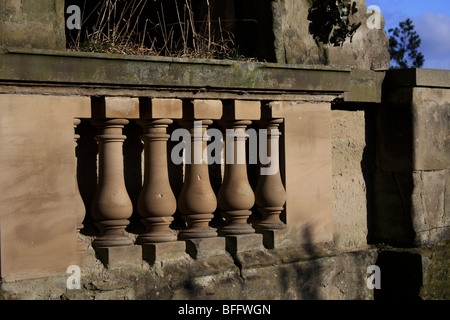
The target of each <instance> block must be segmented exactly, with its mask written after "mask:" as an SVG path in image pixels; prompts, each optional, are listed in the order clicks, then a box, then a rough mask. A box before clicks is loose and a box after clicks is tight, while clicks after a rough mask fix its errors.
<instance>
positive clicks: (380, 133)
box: [372, 69, 450, 246]
mask: <svg viewBox="0 0 450 320" xmlns="http://www.w3.org/2000/svg"><path fill="white" fill-rule="evenodd" d="M449 83H450V81H449V74H448V72H446V71H438V70H427V69H416V70H397V71H393V72H391V73H390V74H389V78H388V79H387V81H386V83H385V90H384V93H385V98H384V102H383V103H382V104H381V105H380V108H379V109H378V110H377V129H376V130H377V157H376V164H377V174H376V176H375V180H376V182H375V197H376V199H375V211H374V213H375V219H374V225H373V230H372V231H373V237H374V238H376V239H377V241H380V242H386V243H391V244H393V245H400V246H420V245H433V244H436V243H439V242H441V241H448V240H449V239H450V238H449V236H450V234H449V216H450V215H449V213H450V211H449V210H450V209H449V205H448V203H449V199H450V198H449V192H448V191H449V189H448V188H449V187H448V186H449V180H448V177H449V173H448V170H449V167H450V158H449V155H450V149H449V146H450V145H449V135H448V133H449V132H450V127H449V124H450V121H449V120H450V109H449V108H450V96H449V90H448V84H449Z"/></svg>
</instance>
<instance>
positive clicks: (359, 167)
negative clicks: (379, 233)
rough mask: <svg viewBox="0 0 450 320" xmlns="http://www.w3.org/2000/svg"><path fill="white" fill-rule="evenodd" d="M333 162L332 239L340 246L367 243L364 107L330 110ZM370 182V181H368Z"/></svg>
mask: <svg viewBox="0 0 450 320" xmlns="http://www.w3.org/2000/svg"><path fill="white" fill-rule="evenodd" d="M331 115H332V121H331V136H332V159H333V161H332V163H333V227H334V233H333V241H334V243H335V244H336V245H337V246H339V247H358V246H363V245H365V244H367V215H368V212H369V210H370V208H369V206H370V203H369V202H368V200H367V196H368V192H370V185H369V186H367V181H366V177H365V173H366V174H367V172H364V170H367V169H368V168H367V166H364V162H365V161H367V159H366V158H365V157H366V156H367V155H366V154H365V152H366V148H367V145H366V117H365V110H358V109H356V110H349V109H347V110H345V109H333V110H332V111H331ZM369 183H370V182H369Z"/></svg>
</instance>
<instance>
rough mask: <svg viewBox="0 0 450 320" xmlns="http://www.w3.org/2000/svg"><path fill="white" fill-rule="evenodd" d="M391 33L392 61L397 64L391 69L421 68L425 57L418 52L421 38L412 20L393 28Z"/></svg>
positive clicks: (390, 48) (390, 51)
mask: <svg viewBox="0 0 450 320" xmlns="http://www.w3.org/2000/svg"><path fill="white" fill-rule="evenodd" d="M388 32H389V54H390V55H391V61H393V62H394V63H395V64H394V65H392V66H391V68H394V69H395V68H397V69H406V68H412V67H414V68H420V67H422V66H423V64H424V62H425V57H424V55H423V54H422V53H420V52H419V51H418V48H419V47H420V43H421V40H420V37H419V35H418V34H417V32H416V31H415V30H414V25H413V23H412V21H411V20H410V19H406V20H405V21H403V22H400V24H399V26H398V27H396V28H391V29H389V30H388Z"/></svg>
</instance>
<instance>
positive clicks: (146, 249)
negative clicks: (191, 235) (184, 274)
mask: <svg viewBox="0 0 450 320" xmlns="http://www.w3.org/2000/svg"><path fill="white" fill-rule="evenodd" d="M142 255H143V259H144V260H146V261H148V262H150V263H154V262H161V261H168V260H178V259H182V258H185V256H186V243H185V242H184V241H172V242H162V243H148V244H144V245H142Z"/></svg>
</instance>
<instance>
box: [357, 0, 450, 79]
mask: <svg viewBox="0 0 450 320" xmlns="http://www.w3.org/2000/svg"><path fill="white" fill-rule="evenodd" d="M366 5H367V7H369V6H370V5H376V6H378V7H379V8H380V11H381V13H382V14H383V17H384V19H385V21H386V30H387V29H389V28H394V27H396V26H398V24H399V22H400V21H404V20H406V19H407V18H410V19H411V20H412V21H413V24H414V26H415V30H416V31H417V33H418V34H419V36H420V38H421V39H422V45H421V46H420V49H419V51H420V52H422V53H423V54H424V56H425V64H424V65H423V68H431V69H446V70H450V0H427V1H424V0H366Z"/></svg>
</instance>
